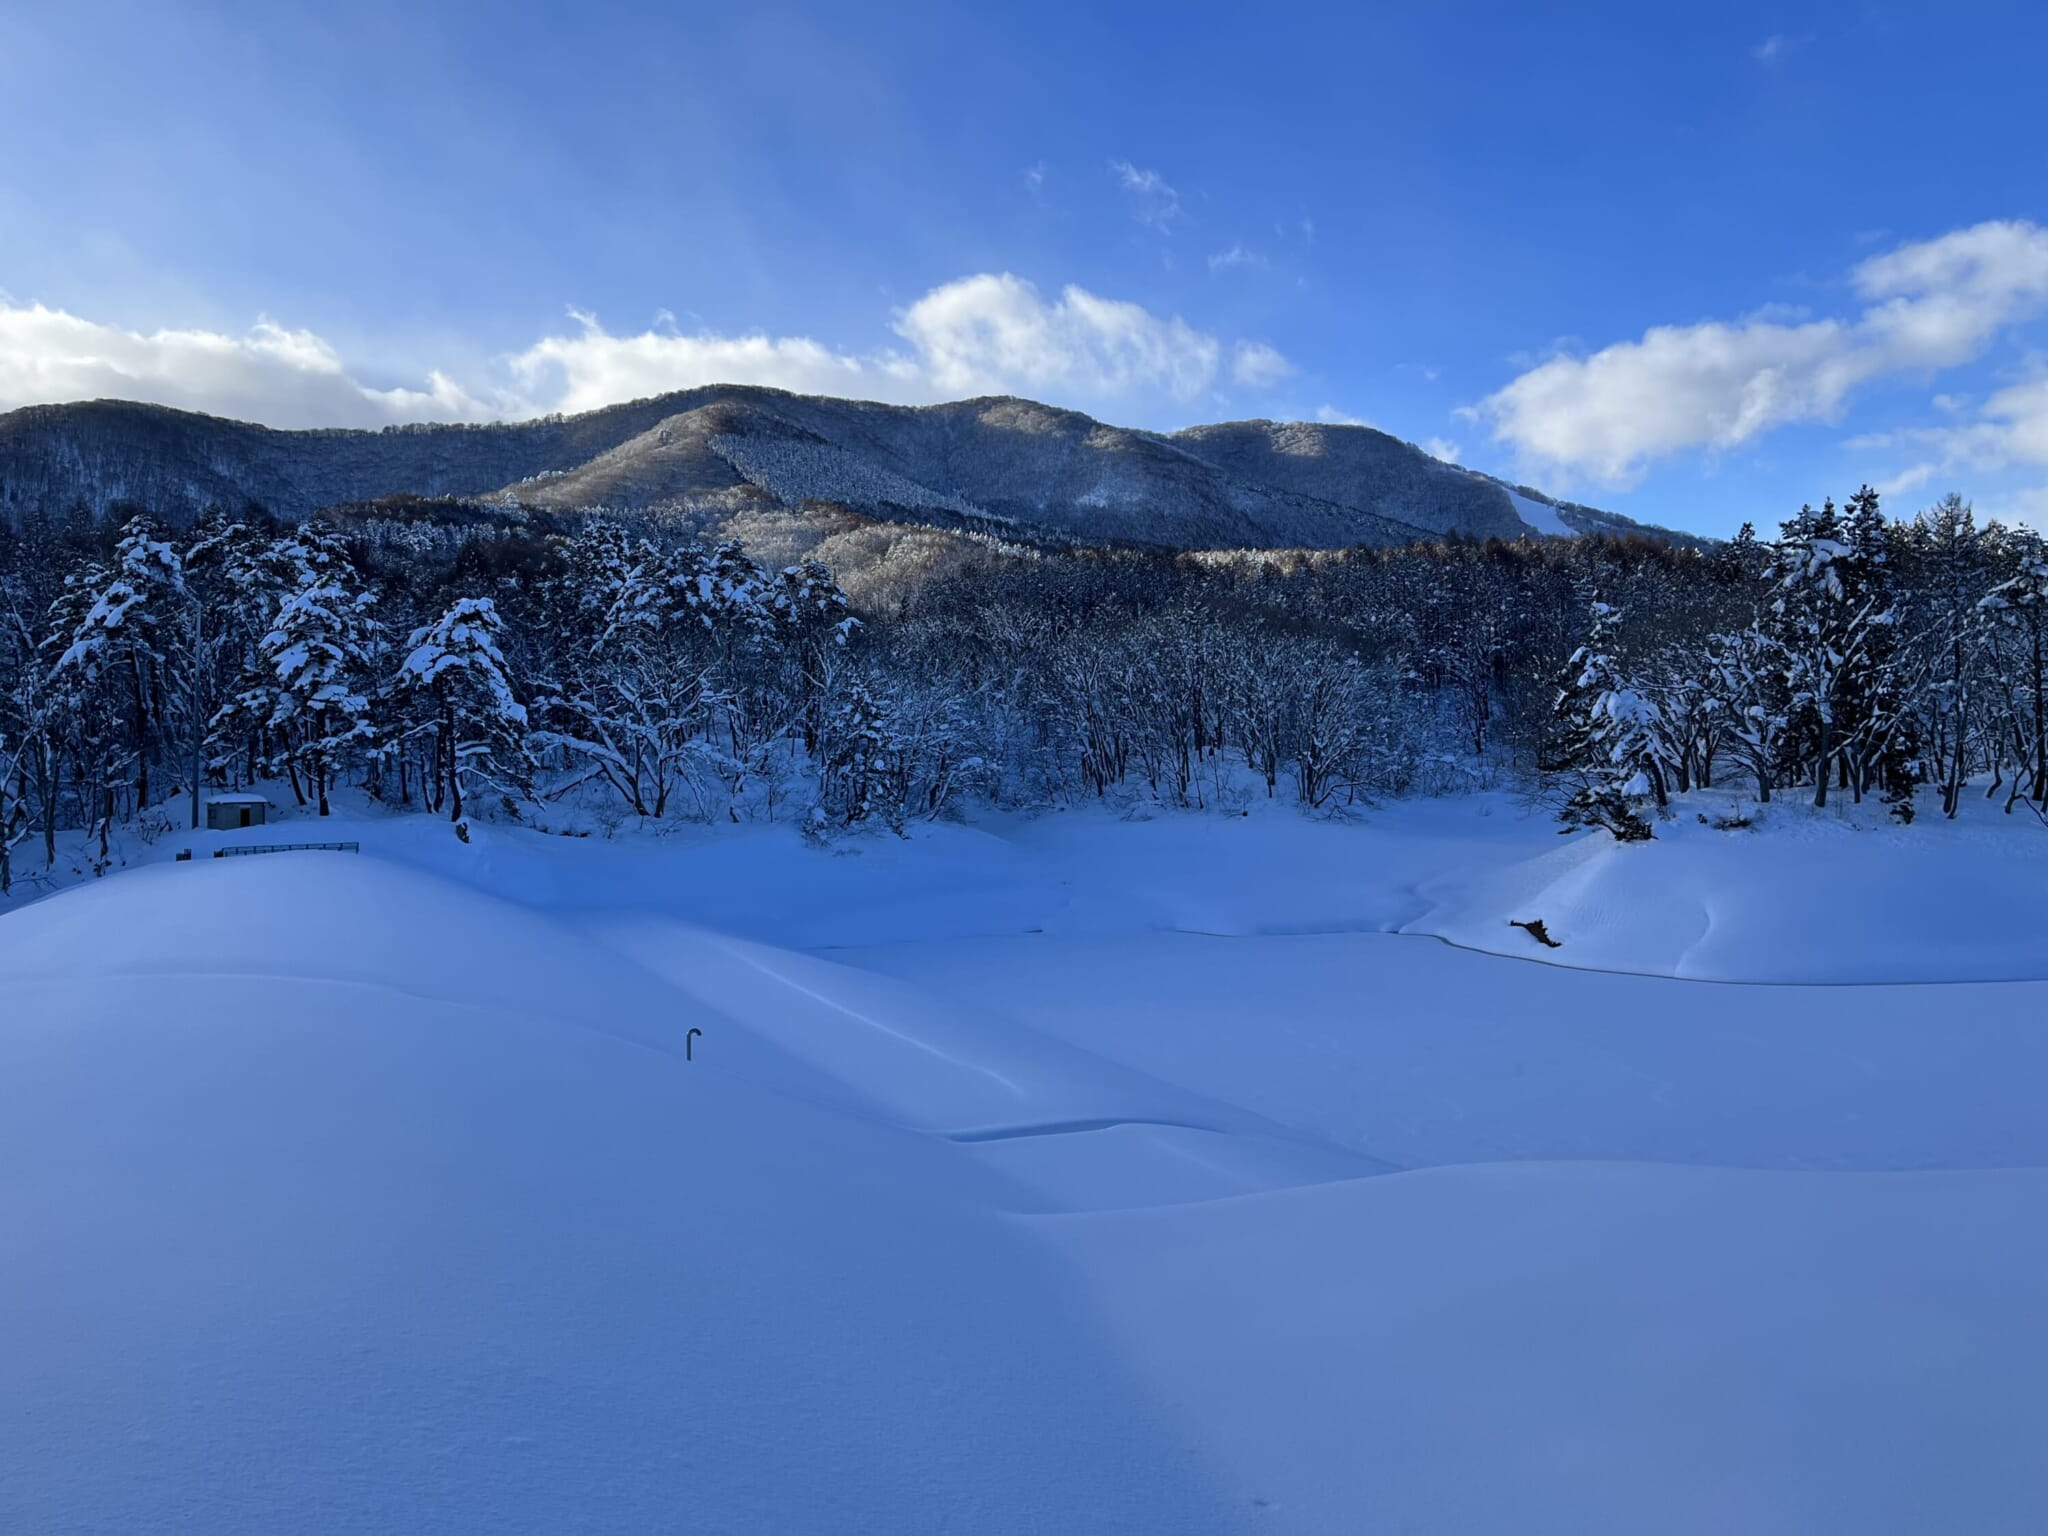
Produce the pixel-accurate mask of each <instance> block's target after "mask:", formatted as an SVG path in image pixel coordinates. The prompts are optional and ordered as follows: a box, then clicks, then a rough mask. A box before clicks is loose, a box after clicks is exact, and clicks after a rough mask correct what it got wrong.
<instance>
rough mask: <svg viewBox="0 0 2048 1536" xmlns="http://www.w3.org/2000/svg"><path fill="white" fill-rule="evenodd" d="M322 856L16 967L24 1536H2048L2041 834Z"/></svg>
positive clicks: (9, 1484)
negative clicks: (1446, 1535) (2047, 1535)
mask: <svg viewBox="0 0 2048 1536" xmlns="http://www.w3.org/2000/svg"><path fill="white" fill-rule="evenodd" d="M1732 804H1733V802H1732V801H1725V800H1724V801H1720V802H1717V801H1715V800H1713V799H1711V798H1702V799H1701V801H1700V806H1701V808H1703V809H1705V810H1706V811H1708V812H1709V813H1712V812H1715V811H1718V810H1724V809H1726V808H1727V807H1728V806H1732ZM1688 809H1689V810H1690V809H1692V807H1690V806H1689V807H1688ZM2028 820H2029V822H2031V820H2032V818H2029V819H2028ZM297 830H298V829H297V828H293V827H273V828H267V829H251V830H249V831H246V832H240V833H229V834H198V835H196V836H195V837H193V838H191V839H179V840H176V841H175V842H171V843H166V844H164V845H161V846H160V847H158V848H157V849H155V850H152V852H151V859H152V860H153V862H149V863H147V864H146V866H145V867H141V868H135V869H129V870H126V871H124V872H121V873H118V874H116V875H113V876H111V877H109V878H108V879H106V880H104V881H100V882H97V883H94V884H91V885H89V886H85V887H82V888H79V889H74V890H69V891H65V892H62V893H60V894H57V895H55V896H53V897H51V898H49V899H45V900H40V901H36V902H33V903H31V904H28V905H26V906H22V907H20V908H19V909H18V910H15V911H11V912H7V913H5V914H4V915H0V1231H4V1232H5V1233H6V1234H7V1240H8V1257H7V1262H6V1263H4V1264H0V1415H4V1416H5V1422H6V1424H7V1425H8V1433H7V1434H6V1435H5V1436H0V1530H8V1531H12V1530H23V1531H35V1532H38V1533H41V1532H70V1531H80V1532H83V1531H106V1530H120V1531H205V1532H209V1533H212V1532H228V1533H234V1532H256V1531H275V1530H280V1529H300V1528H306V1527H307V1526H308V1525H309V1524H310V1525H312V1526H315V1527H317V1528H319V1529H321V1530H332V1531H364V1532H368V1531H386V1530H394V1529H398V1530H436V1531H494V1532H495V1531H558V1530H565V1529H582V1530H593V1531H605V1532H613V1531H616V1532H640V1531H647V1530H668V1529H704V1530H736V1531H753V1530H762V1531H776V1532H837V1531H847V1530H886V1531H892V1532H893V1531H920V1530H932V1531H938V1530H947V1531H974V1532H1010V1531H1017V1532H1026V1531H1030V1532H1036V1531H1044V1530H1059V1531H1074V1532H1084V1531H1086V1532H1093V1531H1103V1532H1109V1531H1116V1532H1126V1531H1140V1532H1161V1533H1181V1532H1202V1531H1219V1532H1221V1531H1230V1532H1291V1533H1330V1536H1355V1533H1372V1532H1397V1531H1417V1530H1422V1531H1456V1532H1485V1533H1492V1532H1498V1533H1502V1536H1506V1533H1517V1536H1519V1533H1527V1532H1557V1533H1567V1532H1568V1533H1573V1536H1579V1533H1614V1536H1622V1533H1630V1536H1633V1533H1639V1532H1643V1531H1658V1532H1681V1533H1682V1532H1693V1531H1697V1532H1702V1533H1705V1532H1721V1531H1742V1532H1745V1533H1776V1532H1784V1533H1788V1536H1789V1533H1794V1532H1810V1531H1815V1530H1854V1531H1857V1532H1859V1533H1860V1532H1901V1533H1905V1532H1914V1533H1921V1532H1925V1533H1930V1536H1932V1533H1946V1532H1949V1531H1955V1530H1968V1531H1972V1532H2005V1531H2012V1532H2021V1531H2032V1530H2036V1529H2038V1528H2039V1511H2040V1510H2041V1509H2043V1508H2048V1457H2044V1456H2043V1455H2042V1454H2041V1451H2040V1449H2039V1448H2040V1447H2041V1446H2042V1445H2044V1444H2048V1386H2044V1385H2043V1383H2048V1322H2044V1321H2043V1317H2042V1308H2041V1306H2040V1298H2041V1297H2042V1296H2043V1295H2044V1294H2048V1237H2044V1236H2043V1231H2044V1229H2043V1224H2042V1222H2041V1220H2040V1213H2041V1211H2042V1209H2043V1208H2044V1203H2048V1172H2044V1170H2048V1118H2044V1117H2043V1116H2042V1115H2041V1114H2040V1112H2039V1098H2040V1095H2039V1091H2038V1085H2039V1084H2040V1083H2041V1081H2042V1080H2043V1077H2044V1070H2048V1038H2044V1037H2043V1035H2042V1033H2041V1030H2040V1028H2039V1026H2038V1024H2037V1021H2038V1020H2039V1019H2040V1018H2042V1017H2044V1016H2048V980H2039V979H2035V978H2048V941H2044V940H2043V939H2042V937H2041V936H2040V935H2039V934H2038V933H2037V932H2036V931H2035V930H2036V929H2037V928H2038V926H2039V924H2038V919H2037V914H2038V909H2039V901H2038V896H2037V895H2036V894H2035V893H2037V892H2038V891H2039V890H2040V889H2042V888H2043V886H2042V884H2041V876H2042V875H2043V874H2044V873H2048V870H2044V869H2043V862H2044V849H2048V832H2044V831H2043V830H2042V829H2041V828H2040V827H2039V826H2038V824H2034V825H2032V826H2030V825H2028V823H2026V822H2021V821H2019V820H2016V819H2013V818H2005V817H2002V816H1999V815H1998V814H1997V812H1996V808H1995V806H1989V807H1987V806H1985V805H1982V804H1973V805H1972V806H1971V807H1969V808H1968V810H1967V811H1966V813H1965V816H1964V817H1963V819H1962V820H1961V821H1959V822H1957V823H1954V824H1948V823H1940V822H1931V823H1922V824H1920V825H1916V826H1913V827H1909V828H1892V827H1888V826H1886V825H1884V824H1883V822H1882V819H1881V816H1879V815H1878V814H1877V808H1855V809H1848V810H1839V811H1831V812H1830V813H1828V814H1827V815H1824V816H1814V815H1812V814H1810V813H1807V812H1805V810H1804V808H1798V807H1773V808H1772V810H1771V812H1770V813H1769V815H1768V816H1766V817H1764V818H1762V819H1761V820H1760V821H1759V822H1758V824H1757V825H1756V826H1754V827H1752V828H1750V829H1748V830H1734V831H1723V830H1717V829H1715V828H1712V827H1711V826H1707V825H1702V824H1700V823H1699V822H1698V821H1697V820H1692V821H1687V820H1684V819H1682V818H1681V819H1674V820H1673V821H1671V822H1667V823H1664V824H1662V825H1661V826H1660V829H1659V838H1658V840H1657V841H1656V842H1655V843H1652V844H1650V845H1648V846H1646V847H1639V848H1617V847H1615V846H1614V845H1613V844H1612V843H1611V842H1608V841H1606V840H1605V839H1603V838H1594V837H1583V836H1582V837H1575V838H1571V839H1561V838H1559V837H1557V836H1556V835H1555V831H1554V827H1553V826H1552V824H1551V823H1549V822H1548V821H1547V820H1546V819H1544V818H1543V817H1541V816H1540V815H1529V814H1525V813H1524V811H1523V810H1522V808H1520V807H1518V806H1516V805H1515V804H1513V803H1512V802H1510V801H1508V800H1506V799H1504V798H1501V797H1480V798H1477V799H1473V800H1467V801H1457V802H1439V803H1433V804H1416V805H1403V806H1398V807H1393V808H1389V809H1388V810H1386V811H1383V812H1375V813H1373V814H1371V815H1370V816H1368V817H1365V818H1363V819H1362V820H1358V821H1351V822H1312V821H1308V820H1304V819H1300V818H1297V817H1294V816H1292V815H1291V814H1268V813H1267V812H1266V811H1265V809H1264V808H1263V807H1261V808H1260V809H1259V813H1258V814H1254V815H1251V816H1248V817H1217V816H1211V817H1190V816H1162V817H1159V818H1157V819H1155V820H1151V821H1118V820H1116V819H1114V818H1111V817H1108V816H1105V815H1099V814H1074V815H1067V816H1048V817H1042V818H1038V819H1035V820H1001V819H991V820H989V821H987V822H984V823H983V824H981V825H979V826H974V827H960V826H953V827H933V828H923V829H919V830H918V832H917V833H916V834H915V835H914V836H912V837H910V838H908V839H902V840H899V839H894V838H882V837H878V838H872V839H863V840H856V841H854V842H851V843H848V844H846V845H843V846H841V847H839V848H836V849H830V850H820V849H818V848H815V847H812V846H810V845H808V844H806V843H804V842H803V841H802V840H800V839H798V838H796V837H795V836H794V835H791V834H789V833H787V832H785V831H782V830H779V829H756V830H745V829H742V830H738V831H735V832H733V833H730V834H722V835H712V834H708V833H706V834H693V835H688V836H683V837H678V838H674V839H651V838H649V839H631V838H628V839H621V840H619V841H617V842H611V843H607V842H602V841H597V840H576V839H563V838H547V837H542V836H538V835H535V834H532V833H528V832H523V831H518V830H512V829H506V828H494V827H488V826H477V827H474V828H473V840H472V841H471V842H470V843H467V844H464V843H460V842H458V841H457V840H456V839H455V838H454V837H453V836H452V835H451V834H450V833H449V831H448V829H447V827H446V826H445V825H443V824H437V823H433V822H429V821H427V820H425V819H403V818H400V819H386V818H377V817H374V816H357V817H353V818H336V819H334V820H332V821H330V822H327V823H323V824H322V836H323V838H348V839H358V840H360V841H361V842H362V844H363V849H364V851H363V853H362V854H361V855H360V856H356V855H345V854H332V853H306V854H278V855H273V856H269V857H264V858H257V859H232V860H221V861H214V860H212V859H210V858H209V857H207V853H208V852H209V851H210V849H211V848H212V847H213V846H216V845H218V844H219V843H222V842H242V843H262V842H265V841H285V840H288V839H289V840H297V839H296V837H295V836H294V833H296V832H297ZM179 846H191V847H193V848H194V849H195V852H196V853H197V854H198V857H196V858H195V859H194V860H193V861H192V862H190V863H182V864H174V863H169V862H163V860H165V859H167V857H168V854H169V853H170V852H171V851H172V850H173V849H174V848H175V847H179ZM1816 913H1824V914H1825V920H1824V921H1817V920H1816ZM1535 917H1542V918H1543V919H1544V920H1545V922H1546V924H1547V926H1548V927H1549V928H1550V930H1551V931H1552V932H1553V934H1555V935H1556V936H1558V937H1559V938H1560V939H1561V941H1562V947H1561V948H1560V949H1558V950H1556V951H1547V950H1541V949H1540V948H1538V947H1537V946H1535V945H1534V944H1533V943H1531V942H1530V941H1528V940H1527V938H1526V936H1525V935H1524V934H1523V933H1522V931H1521V930H1519V929H1514V928H1511V927H1510V926H1509V920H1510V919H1512V918H1524V919H1527V918H1535ZM1474 951H1480V952H1474ZM1532 962H1534V963H1532ZM1617 972H1619V973H1623V974H1615V973H1617ZM1627 973H1637V974H1627ZM1687 977H1691V978H1713V979H1715V980H1716V981H1719V982H1723V983H1727V984H1707V983H1706V982H1704V981H1702V980H1699V979H1680V978H1687ZM1884 981H1902V982H1911V983H1913V984H1911V985H1878V984H1874V983H1878V982H1884ZM1808 983H1824V984H1822V985H1812V984H1808ZM1816 1170H1826V1171H1816Z"/></svg>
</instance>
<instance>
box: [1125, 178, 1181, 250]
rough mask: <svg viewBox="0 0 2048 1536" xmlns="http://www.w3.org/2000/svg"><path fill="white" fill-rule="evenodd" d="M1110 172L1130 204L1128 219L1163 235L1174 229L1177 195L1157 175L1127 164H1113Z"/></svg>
mask: <svg viewBox="0 0 2048 1536" xmlns="http://www.w3.org/2000/svg"><path fill="white" fill-rule="evenodd" d="M1109 169H1110V172H1111V174H1113V175H1114V176H1115V177H1116V178H1117V181H1118V183H1119V184H1120V185H1121V186H1122V187H1123V189H1124V191H1125V192H1126V193H1127V194H1129V196H1130V200H1131V215H1132V217H1133V218H1135V219H1136V220H1137V221H1138V222H1139V223H1140V224H1149V225H1151V226H1152V227H1153V228H1154V229H1157V230H1159V231H1160V232H1161V233H1162V234H1164V233H1168V232H1170V231H1171V230H1172V228H1173V222H1174V220H1176V219H1178V218H1179V217H1180V216H1181V209H1180V194H1179V193H1178V192H1176V191H1174V189H1173V188H1172V187H1171V186H1170V185H1169V184H1168V183H1167V180H1166V178H1165V177H1164V176H1162V175H1160V174H1159V173H1158V172H1157V171H1150V170H1146V169H1144V168H1143V167H1141V166H1136V165H1133V164H1132V163H1131V162H1130V161H1128V160H1112V161H1110V162H1109Z"/></svg>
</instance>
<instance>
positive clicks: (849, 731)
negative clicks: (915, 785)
mask: <svg viewBox="0 0 2048 1536" xmlns="http://www.w3.org/2000/svg"><path fill="white" fill-rule="evenodd" d="M893 753H894V743H893V742H892V740H891V737H890V731H889V719H888V713H887V711H886V710H885V709H884V708H883V705H882V702H881V701H880V700H879V699H877V698H876V697H875V694H874V691H873V690H872V689H870V688H869V687H868V685H867V683H866V682H865V681H864V680H862V679H861V678H858V677H856V678H852V679H850V680H849V682H848V683H847V686H846V692H845V697H844V698H843V699H841V700H840V703H839V705H838V707H837V708H836V709H834V710H833V711H832V712H831V714H830V716H829V718H828V719H827V720H826V722H825V727H824V730H823V733H822V739H821V751H820V758H821V761H820V764H819V775H818V778H819V790H820V796H819V798H820V802H821V807H822V809H823V811H824V812H825V814H826V815H827V816H829V817H830V818H831V819H833V820H835V821H837V822H838V823H839V824H840V825H841V826H844V827H851V826H854V825H856V824H858V823H860V822H863V821H866V820H867V819H868V818H869V817H870V816H875V815H881V816H884V817H886V818H887V820H888V821H889V823H890V825H892V826H900V825H901V819H902V817H901V811H902V807H901V805H900V804H899V803H897V802H896V798H895V796H894V795H893V794H892V792H891V791H892V790H893V788H894V785H895V771H894V769H895V765H894V761H893Z"/></svg>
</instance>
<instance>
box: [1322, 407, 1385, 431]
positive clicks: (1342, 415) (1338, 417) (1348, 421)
mask: <svg viewBox="0 0 2048 1536" xmlns="http://www.w3.org/2000/svg"><path fill="white" fill-rule="evenodd" d="M1316 420H1317V421H1320V422H1322V423H1324V424H1325V425H1327V426H1332V427H1369V426H1371V425H1372V423H1371V422H1369V421H1367V420H1366V419H1365V418H1364V417H1363V416H1353V415H1352V414H1350V413H1349V412H1348V411H1340V410H1338V409H1337V407H1336V406H1334V405H1319V406H1317V407H1316Z"/></svg>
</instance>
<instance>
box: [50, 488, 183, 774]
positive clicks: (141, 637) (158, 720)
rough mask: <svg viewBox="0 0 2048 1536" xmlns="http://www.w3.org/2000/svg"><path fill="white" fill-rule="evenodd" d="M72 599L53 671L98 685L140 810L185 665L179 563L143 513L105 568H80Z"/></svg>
mask: <svg viewBox="0 0 2048 1536" xmlns="http://www.w3.org/2000/svg"><path fill="white" fill-rule="evenodd" d="M72 597H73V599H74V604H73V608H72V612H73V613H74V615H75V617H74V620H73V623H72V626H71V630H70V635H69V640H68V643H67V644H66V645H65V646H64V648H63V650H62V651H61V652H60V653H59V654H58V656H57V660H56V666H55V671H56V672H57V673H59V674H70V675H72V676H73V677H74V678H76V679H77V680H79V681H80V682H81V683H82V685H83V686H84V687H85V688H87V689H99V690H101V691H102V694H103V698H102V701H101V702H103V703H104V705H105V706H106V707H107V708H109V709H110V710H112V711H113V712H114V713H115V715H116V716H117V717H118V718H119V719H120V720H121V721H122V722H123V724H124V725H125V728H126V732H127V738H128V739H127V744H126V745H127V755H128V762H129V764H130V765H131V766H132V768H133V770H134V774H135V804H136V807H137V809H141V808H143V807H146V806H147V805H148V804H149V803H150V778H149V774H150V768H151V766H152V765H153V764H154V763H155V762H156V761H157V760H158V759H160V758H161V757H162V756H164V755H165V749H166V748H167V747H168V745H169V743H170V740H171V734H170V733H171V730H172V714H173V711H174V709H175V708H176V707H177V704H178V702H179V691H178V690H177V688H176V687H175V685H174V682H173V679H174V678H176V677H177V676H179V675H180V674H181V671H182V668H181V661H184V662H186V663H188V664H189V647H187V646H186V644H185V640H186V636H187V630H188V620H189V609H190V605H189V603H188V602H187V600H186V595H185V571H184V565H183V563H182V562H181V561H180V559H179V557H178V552H177V550H176V549H174V548H172V546H171V545H170V543H169V542H168V541H167V540H165V539H163V538H161V537H160V536H159V535H158V531H157V529H156V527H155V525H154V524H153V523H152V522H151V521H150V520H149V519H148V518H145V517H137V518H133V519H131V520H130V521H129V522H128V523H127V525H126V526H125V527H124V528H123V529H122V531H121V537H120V540H119V542H118V543H117V544H116V545H115V546H114V559H113V564H112V567H111V569H93V570H89V571H87V572H86V573H84V575H83V580H82V582H81V584H80V585H79V586H78V587H76V588H74V589H73V592H72ZM111 787H112V786H111V785H109V786H108V788H109V789H111ZM108 814H109V815H111V814H112V808H111V805H109V807H108Z"/></svg>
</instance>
